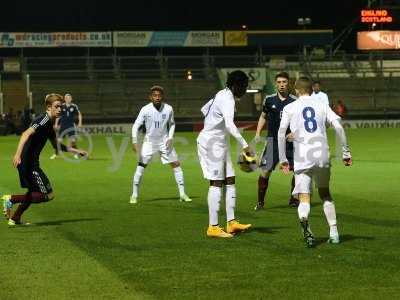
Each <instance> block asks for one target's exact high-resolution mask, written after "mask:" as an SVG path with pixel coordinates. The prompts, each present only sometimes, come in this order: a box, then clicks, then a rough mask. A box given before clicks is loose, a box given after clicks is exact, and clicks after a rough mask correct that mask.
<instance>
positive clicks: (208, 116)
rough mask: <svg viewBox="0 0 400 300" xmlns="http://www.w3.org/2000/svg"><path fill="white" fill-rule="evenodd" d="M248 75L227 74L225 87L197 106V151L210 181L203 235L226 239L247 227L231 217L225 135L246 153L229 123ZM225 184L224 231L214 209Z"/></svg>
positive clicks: (231, 182)
mask: <svg viewBox="0 0 400 300" xmlns="http://www.w3.org/2000/svg"><path fill="white" fill-rule="evenodd" d="M247 85H248V77H247V75H246V74H245V73H244V72H242V71H234V72H231V73H230V74H229V75H228V79H227V83H226V86H227V87H226V88H225V89H223V90H220V91H219V92H218V93H217V94H216V95H215V96H214V98H212V99H211V100H210V101H208V102H207V103H206V104H205V105H204V106H203V107H202V109H201V112H202V113H203V115H204V128H203V130H202V131H201V132H200V134H199V136H198V138H197V152H198V156H199V160H200V165H201V168H202V170H203V175H204V178H205V179H207V180H209V181H210V187H209V190H208V197H207V201H208V211H209V226H208V228H207V236H210V237H222V238H230V237H233V234H235V233H237V232H241V231H244V230H246V229H248V228H249V227H250V226H251V224H240V223H239V222H238V221H237V220H236V219H235V205H236V187H235V171H234V168H233V165H232V160H231V156H230V150H229V137H230V136H229V134H231V135H232V136H233V137H234V138H235V139H236V140H237V141H238V142H239V144H240V145H241V147H242V148H243V150H244V151H246V152H250V149H249V147H248V144H247V142H246V141H245V140H244V138H243V137H242V136H241V134H240V132H239V130H238V129H237V127H236V126H235V124H234V123H233V118H234V114H235V98H240V97H242V96H243V95H244V94H245V93H246V90H247ZM223 186H225V192H226V194H225V197H226V198H225V199H226V201H225V206H226V219H227V226H226V232H225V231H224V230H223V229H222V228H221V227H220V226H219V225H218V224H219V222H218V211H219V208H220V202H221V197H222V192H223Z"/></svg>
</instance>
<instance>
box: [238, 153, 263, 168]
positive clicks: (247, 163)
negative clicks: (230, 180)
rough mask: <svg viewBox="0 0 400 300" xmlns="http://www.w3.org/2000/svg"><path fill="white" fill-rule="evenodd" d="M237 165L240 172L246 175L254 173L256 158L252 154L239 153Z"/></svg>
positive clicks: (256, 163) (256, 164)
mask: <svg viewBox="0 0 400 300" xmlns="http://www.w3.org/2000/svg"><path fill="white" fill-rule="evenodd" d="M238 164H239V167H240V170H242V171H243V172H246V173H250V172H254V171H255V170H256V169H257V166H258V162H257V156H256V155H255V154H252V153H245V152H242V153H240V156H239V159H238Z"/></svg>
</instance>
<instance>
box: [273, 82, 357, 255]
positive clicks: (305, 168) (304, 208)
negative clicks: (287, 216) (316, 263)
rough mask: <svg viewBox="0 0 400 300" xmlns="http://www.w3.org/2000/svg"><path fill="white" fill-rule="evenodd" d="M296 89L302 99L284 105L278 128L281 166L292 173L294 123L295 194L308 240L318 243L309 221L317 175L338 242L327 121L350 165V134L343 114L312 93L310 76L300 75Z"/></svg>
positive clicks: (332, 236) (333, 239)
mask: <svg viewBox="0 0 400 300" xmlns="http://www.w3.org/2000/svg"><path fill="white" fill-rule="evenodd" d="M295 89H296V93H297V94H298V95H299V99H298V100H297V101H295V102H293V103H291V104H289V105H287V106H285V108H284V109H283V114H282V120H281V124H280V127H279V132H278V147H279V157H280V163H281V168H282V170H283V172H284V173H285V174H288V173H289V163H288V160H287V158H286V153H285V149H286V139H285V135H286V130H287V129H288V127H289V126H290V130H291V131H292V133H293V135H294V173H295V188H294V190H293V195H296V196H297V197H298V198H299V200H300V204H299V207H298V215H299V219H300V224H301V228H302V231H303V236H304V241H305V243H306V245H307V246H308V247H312V246H314V243H315V240H314V236H313V234H312V232H311V230H310V226H309V224H308V215H309V213H310V196H311V192H312V179H314V180H315V183H316V186H317V188H318V193H319V196H320V197H321V200H322V201H323V209H324V213H325V216H326V219H327V221H328V224H329V227H330V232H329V239H328V242H329V243H334V244H337V243H339V233H338V230H337V225H336V211H335V204H334V202H333V199H332V197H331V194H330V192H329V179H330V170H331V169H330V159H329V146H328V140H327V137H326V128H325V124H326V122H328V123H330V124H331V125H332V127H333V128H334V129H335V131H336V134H337V136H338V137H339V140H340V142H341V145H342V151H343V162H344V164H345V165H346V166H350V165H351V164H352V160H351V154H350V150H349V147H348V145H347V141H346V135H345V133H344V130H343V127H342V126H341V125H340V117H339V116H338V115H336V114H335V113H334V112H333V111H332V109H331V108H330V107H329V105H328V104H326V103H324V102H322V101H319V100H318V99H316V98H315V97H312V96H310V95H311V93H312V83H311V80H310V79H308V78H307V77H300V78H299V79H298V80H297V81H296V84H295Z"/></svg>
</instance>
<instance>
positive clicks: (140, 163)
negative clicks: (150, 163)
mask: <svg viewBox="0 0 400 300" xmlns="http://www.w3.org/2000/svg"><path fill="white" fill-rule="evenodd" d="M138 166H140V167H143V168H146V167H147V165H146V164H144V163H142V162H138Z"/></svg>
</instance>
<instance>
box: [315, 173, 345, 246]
mask: <svg viewBox="0 0 400 300" xmlns="http://www.w3.org/2000/svg"><path fill="white" fill-rule="evenodd" d="M329 180H330V168H320V169H318V172H316V174H315V182H316V185H317V187H318V194H319V196H320V198H321V200H322V202H323V208H324V213H325V217H326V221H327V222H328V225H329V239H328V243H332V244H338V243H339V242H340V239H339V232H338V229H337V222H336V208H335V202H334V201H333V199H332V196H331V193H330V191H329Z"/></svg>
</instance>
